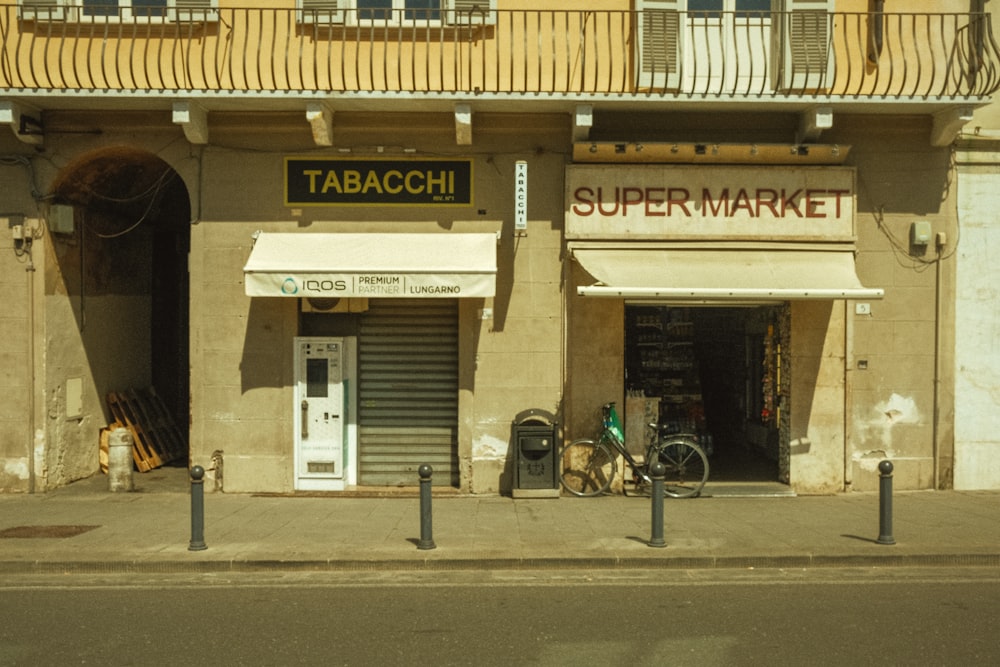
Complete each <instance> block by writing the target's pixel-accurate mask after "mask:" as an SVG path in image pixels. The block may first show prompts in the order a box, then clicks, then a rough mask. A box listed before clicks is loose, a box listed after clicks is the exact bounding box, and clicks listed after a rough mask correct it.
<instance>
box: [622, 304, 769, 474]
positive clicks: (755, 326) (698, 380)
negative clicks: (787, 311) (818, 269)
mask: <svg viewBox="0 0 1000 667" xmlns="http://www.w3.org/2000/svg"><path fill="white" fill-rule="evenodd" d="M781 316H782V308H781V306H780V305H767V306H746V307H732V306H729V307H708V306H704V307H689V306H684V307H675V306H667V305H659V304H642V303H634V304H633V303H627V304H626V308H625V318H626V322H625V388H626V397H627V399H626V421H627V422H630V421H631V422H632V423H643V422H648V421H652V420H653V419H657V420H658V421H659V423H660V424H661V425H667V426H669V427H670V430H671V431H672V432H682V433H694V434H696V435H697V437H698V439H699V441H700V442H701V444H702V447H703V449H705V450H706V453H707V454H708V455H709V462H710V466H711V474H710V477H709V479H710V480H711V481H716V482H719V481H729V482H758V481H759V482H776V481H778V480H779V447H778V439H779V438H778V434H779V429H780V424H781V409H782V405H781V403H782V400H781V397H782V395H783V394H787V388H786V387H783V386H782V384H781V375H782V356H781V355H782V349H781V348H782V345H781V343H782V341H781V339H780V337H781V334H780V332H781V329H782V328H781V326H780V321H781ZM785 363H786V367H787V360H785Z"/></svg>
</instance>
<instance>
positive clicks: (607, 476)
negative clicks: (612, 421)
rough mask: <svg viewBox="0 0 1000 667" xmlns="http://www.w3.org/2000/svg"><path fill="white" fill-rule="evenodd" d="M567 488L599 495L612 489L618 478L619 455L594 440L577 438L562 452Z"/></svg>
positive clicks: (584, 494)
mask: <svg viewBox="0 0 1000 667" xmlns="http://www.w3.org/2000/svg"><path fill="white" fill-rule="evenodd" d="M559 460H560V461H561V465H562V474H561V475H560V478H561V479H562V484H563V487H565V489H566V490H567V491H569V492H570V493H572V494H573V495H575V496H597V495H600V494H602V493H604V492H605V491H607V490H608V487H609V486H611V480H613V479H614V478H615V468H616V463H615V457H614V456H612V455H611V452H610V451H608V449H607V447H604V446H603V445H600V444H597V443H595V442H594V441H593V440H576V441H574V442H571V443H570V444H568V445H566V446H565V447H564V448H563V450H562V452H561V453H560V455H559Z"/></svg>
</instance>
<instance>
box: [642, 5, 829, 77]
mask: <svg viewBox="0 0 1000 667" xmlns="http://www.w3.org/2000/svg"><path fill="white" fill-rule="evenodd" d="M634 7H635V9H636V11H637V16H636V25H637V28H638V31H637V33H638V34H637V39H636V57H637V64H636V83H637V86H638V87H639V88H652V89H666V90H688V91H700V92H715V93H722V92H732V91H735V90H752V91H760V90H763V89H764V88H765V87H766V86H765V83H764V82H763V81H762V79H763V77H764V75H765V73H768V76H769V78H770V82H767V85H768V86H770V87H771V88H773V89H779V90H817V89H823V88H825V87H826V86H828V85H829V82H830V79H831V77H832V71H833V70H832V66H833V57H832V46H831V26H832V23H831V21H832V14H831V13H830V12H832V10H833V0H634ZM737 62H738V63H739V66H735V65H732V63H737ZM758 79H761V81H759V80H758Z"/></svg>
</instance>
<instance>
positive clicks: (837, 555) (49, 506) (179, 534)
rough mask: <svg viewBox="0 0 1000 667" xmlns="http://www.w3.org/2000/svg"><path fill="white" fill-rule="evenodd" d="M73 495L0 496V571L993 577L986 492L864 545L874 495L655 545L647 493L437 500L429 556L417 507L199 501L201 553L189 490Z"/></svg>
mask: <svg viewBox="0 0 1000 667" xmlns="http://www.w3.org/2000/svg"><path fill="white" fill-rule="evenodd" d="M181 474H183V471H182V473H181ZM180 479H181V481H182V482H183V481H185V480H186V478H180ZM77 484H78V485H80V486H77V485H71V486H70V487H67V488H66V489H60V490H57V491H54V492H50V493H47V494H35V495H6V496H0V574H18V573H46V572H52V573H56V572H103V573H112V572H175V571H181V572H183V571H192V572H199V571H222V570H230V571H253V570H340V571H350V570H392V569H397V570H417V569H423V570H453V569H527V568H629V567H635V568H692V569H693V568H749V567H771V568H774V567H788V568H791V567H799V568H801V567H828V566H886V567H888V566H910V565H913V566H917V565H920V566H986V567H1000V493H998V492H957V491H937V492H935V491H920V492H902V493H896V494H895V495H894V497H893V510H894V511H893V522H892V523H893V525H892V528H893V530H892V535H893V537H894V538H895V540H896V544H895V545H882V544H877V543H876V541H875V540H876V538H877V537H878V536H879V506H878V496H877V494H847V495H836V496H821V497H787V498H732V497H709V498H696V499H684V500H678V499H669V498H668V499H667V500H666V501H665V504H664V516H665V528H664V537H665V540H666V543H667V546H666V547H665V548H654V547H650V546H649V545H648V541H649V539H650V537H651V524H652V522H651V511H650V501H649V500H648V499H645V498H631V497H621V496H608V497H602V498H573V497H562V498H553V499H518V500H514V499H511V498H508V497H496V496H491V497H478V496H435V497H434V499H433V501H432V510H433V512H432V516H433V531H432V536H433V540H434V543H435V545H436V548H434V549H430V550H421V549H418V548H417V543H418V541H419V538H420V537H421V535H420V502H419V499H418V498H415V497H405V498H357V497H334V496H329V497H284V496H279V497H276V496H255V495H248V494H229V493H225V494H224V493H206V494H205V531H204V532H205V534H204V537H205V543H206V544H207V546H208V548H207V549H205V550H203V551H190V550H189V549H188V546H189V545H190V540H191V514H190V509H191V503H190V495H189V493H188V488H187V487H186V484H181V483H174V482H172V483H171V484H169V485H167V487H166V488H159V489H156V490H151V491H147V490H145V489H143V487H142V480H141V479H139V478H137V488H138V491H137V492H134V493H109V492H108V491H106V488H107V487H106V481H103V479H101V478H98V479H95V480H88V481H85V482H82V483H77ZM102 484H103V485H102ZM74 487H76V488H74Z"/></svg>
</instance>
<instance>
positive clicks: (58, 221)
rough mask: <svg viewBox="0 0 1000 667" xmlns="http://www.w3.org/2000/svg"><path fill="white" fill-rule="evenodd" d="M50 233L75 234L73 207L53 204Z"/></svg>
mask: <svg viewBox="0 0 1000 667" xmlns="http://www.w3.org/2000/svg"><path fill="white" fill-rule="evenodd" d="M49 231H50V232H52V233H53V234H72V233H73V207H72V206H66V205H64V204H53V205H52V206H50V207H49Z"/></svg>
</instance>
